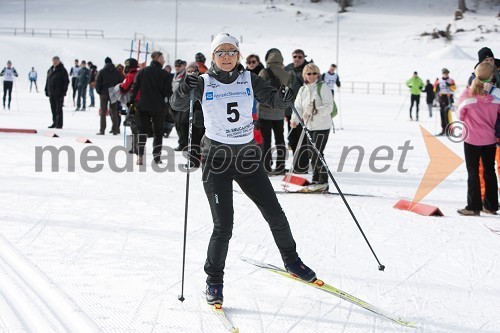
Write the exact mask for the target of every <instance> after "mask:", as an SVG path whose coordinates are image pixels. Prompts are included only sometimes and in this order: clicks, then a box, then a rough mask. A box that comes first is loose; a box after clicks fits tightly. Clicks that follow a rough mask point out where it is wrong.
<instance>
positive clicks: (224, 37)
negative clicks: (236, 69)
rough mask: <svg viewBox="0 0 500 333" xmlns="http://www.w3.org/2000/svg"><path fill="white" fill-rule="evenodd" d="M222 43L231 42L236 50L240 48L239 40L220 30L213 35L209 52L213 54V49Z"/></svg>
mask: <svg viewBox="0 0 500 333" xmlns="http://www.w3.org/2000/svg"><path fill="white" fill-rule="evenodd" d="M222 44H231V45H233V46H234V47H235V48H236V50H238V51H239V50H240V42H238V40H237V39H236V37H233V36H231V35H230V34H228V33H227V32H221V33H220V34H218V35H217V36H215V38H214V40H213V41H212V44H210V52H211V53H212V54H213V53H214V52H215V50H216V49H217V48H218V47H219V46H220V45H222Z"/></svg>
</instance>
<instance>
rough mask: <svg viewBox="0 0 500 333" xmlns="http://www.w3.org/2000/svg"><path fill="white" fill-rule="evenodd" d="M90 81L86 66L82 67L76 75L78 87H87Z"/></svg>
mask: <svg viewBox="0 0 500 333" xmlns="http://www.w3.org/2000/svg"><path fill="white" fill-rule="evenodd" d="M89 82H90V71H89V69H88V68H87V67H82V68H81V69H80V74H79V75H78V87H87V85H88V84H89Z"/></svg>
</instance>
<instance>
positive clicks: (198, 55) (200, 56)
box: [194, 52, 207, 63]
mask: <svg viewBox="0 0 500 333" xmlns="http://www.w3.org/2000/svg"><path fill="white" fill-rule="evenodd" d="M194 59H195V60H196V62H203V63H205V61H207V58H205V55H203V53H201V52H198V53H196V55H195V56H194Z"/></svg>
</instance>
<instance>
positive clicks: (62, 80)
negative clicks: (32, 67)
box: [45, 56, 69, 128]
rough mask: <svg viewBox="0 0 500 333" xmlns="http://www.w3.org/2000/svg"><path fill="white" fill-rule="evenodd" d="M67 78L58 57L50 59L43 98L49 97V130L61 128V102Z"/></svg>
mask: <svg viewBox="0 0 500 333" xmlns="http://www.w3.org/2000/svg"><path fill="white" fill-rule="evenodd" d="M68 85H69V76H68V71H67V70H66V68H64V65H63V63H62V62H61V60H60V59H59V57H57V56H56V57H53V58H52V67H50V68H49V70H48V71H47V81H46V83H45V96H47V97H49V101H50V108H51V110H52V125H50V126H49V128H62V127H63V102H64V96H66V92H67V91H68Z"/></svg>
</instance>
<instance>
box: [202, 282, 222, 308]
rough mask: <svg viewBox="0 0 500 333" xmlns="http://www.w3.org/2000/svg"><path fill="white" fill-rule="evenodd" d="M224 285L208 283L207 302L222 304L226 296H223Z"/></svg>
mask: <svg viewBox="0 0 500 333" xmlns="http://www.w3.org/2000/svg"><path fill="white" fill-rule="evenodd" d="M223 287H224V285H223V284H222V283H221V284H208V283H207V291H206V294H207V303H208V304H210V305H213V304H222V301H223V300H224V296H222V288H223Z"/></svg>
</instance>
